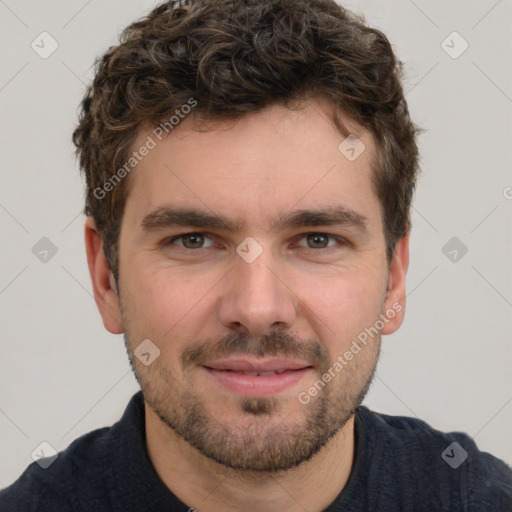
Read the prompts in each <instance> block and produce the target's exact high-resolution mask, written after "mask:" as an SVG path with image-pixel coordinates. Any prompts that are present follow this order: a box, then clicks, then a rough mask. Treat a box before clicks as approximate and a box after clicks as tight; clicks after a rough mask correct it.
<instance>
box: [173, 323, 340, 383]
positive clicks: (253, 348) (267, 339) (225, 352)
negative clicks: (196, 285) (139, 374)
mask: <svg viewBox="0 0 512 512" xmlns="http://www.w3.org/2000/svg"><path fill="white" fill-rule="evenodd" d="M235 354H236V355H252V356H255V357H257V358H263V357H265V356H267V357H268V356H274V357H286V358H290V359H303V360H304V361H307V362H308V363H309V364H310V365H311V366H314V367H315V368H318V369H319V370H320V373H324V372H325V371H327V369H328V368H329V366H330V365H331V360H330V357H329V353H328V352H327V349H326V348H325V346H324V345H323V344H321V343H320V342H319V341H318V340H316V339H311V340H309V341H306V342H302V341H298V340H296V339H295V338H294V337H293V336H291V335H289V334H288V333H286V332H285V331H278V330H276V331H272V332H270V333H268V334H266V335H265V336H263V337H262V338H261V339H259V340H256V339H254V338H252V337H250V336H247V335H246V334H244V333H243V332H236V333H232V334H228V335H226V336H224V337H223V338H222V339H220V340H218V341H216V342H199V343H194V344H193V345H190V346H189V347H187V349H186V350H185V351H184V352H183V354H182V355H181V363H182V367H183V369H184V370H186V369H187V368H189V367H191V366H197V365H202V364H204V363H205V362H207V361H211V360H212V359H220V358H224V357H228V356H231V355H235Z"/></svg>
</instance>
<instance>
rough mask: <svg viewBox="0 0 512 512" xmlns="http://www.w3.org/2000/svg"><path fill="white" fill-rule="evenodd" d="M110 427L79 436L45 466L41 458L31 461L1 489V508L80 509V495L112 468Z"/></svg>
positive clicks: (7, 511)
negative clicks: (7, 485) (11, 482)
mask: <svg viewBox="0 0 512 512" xmlns="http://www.w3.org/2000/svg"><path fill="white" fill-rule="evenodd" d="M110 430H111V427H107V428H101V429H98V430H94V431H92V432H89V433H88V434H86V435H84V436H82V437H79V438H78V439H76V440H75V441H73V443H71V444H70V445H69V447H68V448H67V449H66V450H64V451H62V452H59V453H58V454H57V458H56V459H55V460H54V461H53V462H51V464H50V465H49V466H47V467H46V468H45V466H46V464H41V465H40V464H39V462H40V461H38V462H33V463H32V464H30V466H28V467H27V469H26V470H25V471H24V473H23V474H22V475H21V476H20V477H19V478H18V480H16V481H15V482H14V483H13V484H12V485H11V486H9V487H7V488H5V489H3V490H2V491H0V510H1V511H2V512H11V511H13V512H14V511H20V510H23V511H27V512H28V511H34V512H35V511H37V512H46V511H48V512H50V511H51V512H59V511H64V510H66V511H68V510H81V507H80V500H81V498H80V497H81V495H83V494H84V493H85V494H87V493H88V492H89V490H92V489H93V488H95V487H96V486H98V485H101V482H102V481H105V480H104V479H105V477H106V473H108V471H109V464H108V460H107V454H108V448H109V447H108V445H109V432H110ZM42 460H43V459H42ZM48 462H49V460H48Z"/></svg>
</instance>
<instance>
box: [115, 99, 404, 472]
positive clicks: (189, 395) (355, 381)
mask: <svg viewBox="0 0 512 512" xmlns="http://www.w3.org/2000/svg"><path fill="white" fill-rule="evenodd" d="M330 119H331V117H330V113H329V111H328V108H327V107H326V106H325V105H323V104H321V103H318V102H313V103H311V104H310V105H308V106H307V107H306V108H304V109H301V110H296V111H290V110H288V109H286V108H284V107H278V106H275V107H267V108H266V109H265V110H263V111H262V112H261V113H258V114H249V115H246V116H244V117H242V118H240V119H238V120H237V121H236V122H235V121H222V122H210V123H209V129H208V130H202V131H199V130H196V129H194V125H193V120H192V117H191V116H189V117H188V118H186V119H185V120H183V121H181V124H180V125H179V126H178V127H177V128H175V129H174V131H173V132H171V134H170V135H169V136H168V137H167V138H165V139H164V140H162V141H161V142H159V141H158V139H156V138H155V137H154V136H153V138H154V139H155V140H156V142H157V145H156V147H154V148H153V149H151V151H150V152H149V154H148V155H147V156H146V157H145V158H144V159H143V160H142V161H141V162H140V163H139V164H138V166H137V167H136V169H135V170H134V171H133V172H132V175H131V176H130V180H131V183H130V192H129V195H128V198H127V202H126V207H125V212H124V217H123V222H122V229H121V235H120V246H119V255H120V260H119V261H120V267H119V270H120V273H119V293H120V308H121V315H122V319H123V328H124V332H125V337H126V343H127V347H128V350H129V353H130V358H131V361H132V365H133V366H134V371H135V373H136V376H137V378H138V380H139V382H140V385H141V388H142V390H143V393H144V398H145V400H146V402H147V404H148V405H149V406H150V407H151V409H152V410H153V411H154V412H155V413H156V415H158V416H159V417H160V419H161V420H163V422H164V423H165V424H166V425H168V426H170V427H171V428H172V429H174V430H175V431H176V432H177V433H178V434H179V435H180V436H181V437H183V438H184V439H185V440H186V441H188V442H189V443H190V444H191V445H192V446H194V447H195V448H197V449H198V450H199V451H200V452H202V453H203V454H204V455H206V456H208V457H209V458H211V459H214V460H216V461H217V462H220V463H221V464H224V465H226V466H229V467H233V468H239V469H242V468H244V469H253V470H281V469H288V468H291V467H294V466H296V465H298V464H300V463H301V462H302V461H305V460H308V459H309V458H311V457H312V456H313V455H314V454H315V453H316V452H317V451H318V450H319V449H320V448H321V447H322V446H323V445H324V444H325V443H326V442H327V441H328V440H329V439H330V438H331V437H332V436H333V435H334V434H335V433H336V432H337V431H338V430H339V429H340V428H341V427H342V426H343V425H344V424H345V423H346V421H347V420H348V419H349V418H350V416H351V414H352V412H353V409H354V408H355V407H357V406H358V405H359V404H360V402H361V400H362V398H363V396H364V393H365V392H366V390H367V388H368V386H369V384H370V381H371V377H372V374H373V371H374V369H375V365H376V362H377V358H378V352H379V346H380V334H381V333H380V332H379V334H378V335H374V336H373V337H369V338H368V340H367V343H366V345H363V344H359V346H360V351H359V352H358V353H357V354H355V355H354V356H353V358H352V359H351V360H350V361H349V362H348V364H347V361H346V358H345V363H344V364H343V368H342V369H341V370H338V371H336V370H333V363H334V362H335V361H336V360H338V361H339V359H337V358H338V356H341V357H342V358H343V356H344V354H345V353H346V352H347V351H349V349H350V347H351V344H352V342H353V340H355V339H357V336H358V335H359V334H360V333H361V332H363V331H364V330H365V328H369V327H373V326H375V324H376V322H377V321H378V320H379V318H381V317H379V315H381V314H382V313H385V311H386V310H387V309H389V308H391V303H390V302H389V301H390V300H391V299H390V297H386V289H387V286H388V277H389V274H388V270H389V268H388V265H387V262H386V252H385V242H384V235H383V225H382V217H381V212H380V207H379V202H378V199H377V198H376V196H375V195H374V192H373V190H372V186H371V181H370V176H371V174H370V173H371V169H370V165H371V164H370V162H371V160H372V157H373V156H374V151H375V148H374V144H373V142H372V139H371V137H370V135H369V134H368V133H367V132H365V131H363V130H362V129H361V128H360V127H359V128H358V127H357V126H355V125H353V124H352V125H351V124H348V122H347V126H348V127H349V128H350V129H351V131H353V132H355V133H357V134H358V136H359V138H360V140H361V141H362V142H363V143H364V145H365V146H366V149H365V151H364V152H363V153H362V154H361V155H360V156H359V157H358V158H357V159H355V160H354V161H350V160H349V159H347V158H346V156H344V154H342V153H341V152H340V151H339V149H338V146H339V144H340V142H341V141H342V140H343V139H344V137H343V136H342V135H340V133H339V132H338V131H337V130H336V129H335V128H334V127H333V125H332V124H331V122H330ZM148 135H151V129H150V130H149V131H147V132H144V133H141V134H140V137H139V140H138V142H137V143H136V144H135V145H134V149H137V148H139V147H140V146H141V145H142V144H143V143H144V142H145V141H146V140H147V136H148ZM349 154H350V153H349ZM165 209H172V210H173V211H174V214H176V213H177V212H178V211H182V210H183V211H185V210H186V211H187V212H188V213H189V214H190V213H191V212H192V211H193V212H197V213H198V214H201V215H203V214H204V215H208V216H209V221H212V220H213V218H216V219H215V221H214V222H209V223H208V222H207V221H206V220H205V219H204V218H202V219H201V218H200V217H199V216H197V215H196V218H195V219H194V218H192V217H193V216H192V217H191V216H190V215H189V217H188V220H185V221H183V222H186V225H179V224H172V223H170V221H171V220H175V221H176V220H177V218H178V217H179V216H177V215H169V214H165ZM320 210H321V211H323V212H324V213H325V214H327V215H331V216H335V217H336V215H337V219H336V223H331V222H329V221H328V220H321V219H320V220H319V218H318V216H316V217H315V216H313V217H312V216H311V215H302V217H300V216H297V215H296V214H298V213H299V212H302V213H304V212H307V211H320ZM340 212H342V213H341V214H340ZM343 212H345V213H347V212H348V215H345V213H343ZM167 213H168V212H167ZM181 218H183V216H181ZM222 219H223V220H224V221H227V222H224V223H222V222H220V220H222ZM293 219H295V221H293V222H292V220H293ZM317 224H318V225H317ZM183 235H188V236H183ZM180 236H182V237H181V238H179V237H180ZM248 238H249V239H248ZM247 239H248V240H247ZM237 249H238V250H237ZM400 322H401V319H400V320H397V318H395V319H394V320H392V321H391V322H390V323H389V324H388V325H387V326H386V328H385V329H388V331H389V332H392V331H393V330H395V329H396V328H397V327H398V325H399V323H400ZM397 324H398V325H397ZM380 327H382V324H381V325H380ZM379 331H381V329H379ZM385 333H387V332H385ZM147 339H150V340H151V342H152V343H153V344H154V345H155V346H156V347H158V349H159V350H160V355H159V356H158V357H157V358H156V359H155V360H154V361H153V362H152V363H151V364H149V365H148V366H146V365H144V364H142V362H141V361H140V360H139V359H138V358H136V357H134V355H133V351H134V350H135V349H136V348H137V347H138V346H139V344H140V343H141V342H142V341H143V340H147ZM146 343H147V342H146ZM150 352H151V351H150ZM144 357H146V359H148V356H147V355H146V356H144ZM149 357H153V356H149ZM258 364H259V365H260V366H257V365H258ZM337 368H339V367H337ZM329 369H331V375H334V377H332V378H331V379H329V380H330V382H327V383H325V386H324V387H322V388H321V389H320V390H319V391H318V392H317V393H316V394H314V393H308V397H309V398H310V399H309V400H308V401H306V400H299V398H298V397H299V394H300V393H301V392H302V395H301V396H303V397H304V396H305V394H304V392H308V390H309V389H310V388H311V387H312V386H313V385H314V383H315V382H317V381H318V380H319V379H321V378H322V375H323V374H324V373H325V372H326V371H329ZM242 370H244V372H242ZM256 370H259V371H260V372H264V373H265V371H270V370H278V371H279V372H282V371H283V370H284V372H283V373H280V374H272V375H253V374H254V372H255V371H256ZM247 372H249V373H247ZM251 373H252V374H251ZM313 395H314V396H313ZM306 402H307V403H306Z"/></svg>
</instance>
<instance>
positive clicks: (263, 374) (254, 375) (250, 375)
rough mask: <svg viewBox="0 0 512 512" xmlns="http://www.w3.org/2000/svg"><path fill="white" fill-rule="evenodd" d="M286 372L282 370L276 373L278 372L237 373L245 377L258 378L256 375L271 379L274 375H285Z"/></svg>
mask: <svg viewBox="0 0 512 512" xmlns="http://www.w3.org/2000/svg"><path fill="white" fill-rule="evenodd" d="M284 371H286V370H281V371H276V372H242V371H237V372H235V373H241V374H243V375H249V377H256V375H259V376H260V377H271V376H272V375H276V373H277V374H280V373H283V372H284Z"/></svg>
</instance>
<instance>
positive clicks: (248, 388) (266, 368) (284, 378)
mask: <svg viewBox="0 0 512 512" xmlns="http://www.w3.org/2000/svg"><path fill="white" fill-rule="evenodd" d="M201 368H202V369H203V370H204V371H205V372H206V373H207V374H208V375H209V376H210V377H211V378H212V379H213V380H214V381H215V382H216V383H217V384H220V385H221V386H222V387H223V388H225V389H228V390H229V391H231V392H234V393H236V394H242V395H244V396H248V397H254V398H255V397H267V396H272V395H275V394H277V393H280V392H281V391H284V390H285V389H287V388H289V387H291V386H293V385H295V384H297V383H298V382H300V381H301V380H302V379H303V378H304V377H305V376H306V375H308V374H309V373H311V372H312V371H314V370H313V367H312V366H311V365H308V364H307V362H304V361H291V360H283V359H272V360H267V361H249V360H247V359H231V360H223V361H215V362H208V363H207V364H204V365H202V366H201Z"/></svg>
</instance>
